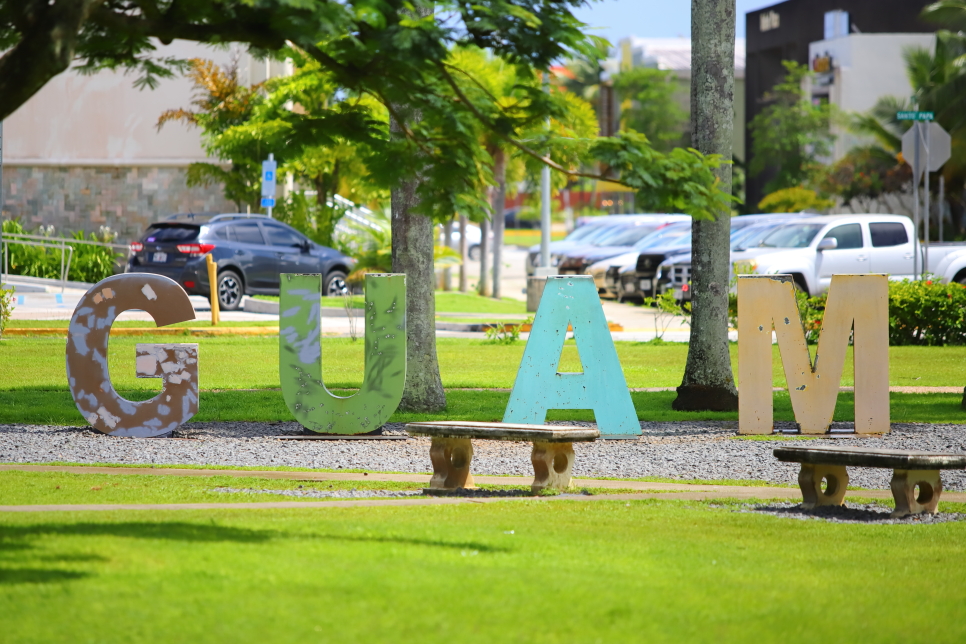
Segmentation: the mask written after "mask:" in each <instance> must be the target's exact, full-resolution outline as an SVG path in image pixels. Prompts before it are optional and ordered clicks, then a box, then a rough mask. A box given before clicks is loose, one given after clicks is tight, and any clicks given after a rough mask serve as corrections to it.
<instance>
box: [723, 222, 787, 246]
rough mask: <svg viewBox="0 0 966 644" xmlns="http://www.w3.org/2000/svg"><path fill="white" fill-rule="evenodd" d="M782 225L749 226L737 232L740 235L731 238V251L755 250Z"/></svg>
mask: <svg viewBox="0 0 966 644" xmlns="http://www.w3.org/2000/svg"><path fill="white" fill-rule="evenodd" d="M780 226H782V224H765V225H763V226H749V227H748V228H742V229H741V230H739V231H737V232H738V234H737V235H734V236H733V237H732V238H731V250H745V249H746V248H753V247H755V246H757V245H758V244H760V243H761V240H763V239H764V238H765V237H767V236H768V235H770V234H772V233H773V232H774V231H775V229H776V228H779V227H780Z"/></svg>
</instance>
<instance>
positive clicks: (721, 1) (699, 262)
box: [672, 0, 738, 411]
mask: <svg viewBox="0 0 966 644" xmlns="http://www.w3.org/2000/svg"><path fill="white" fill-rule="evenodd" d="M734 71H735V0H691V141H692V145H694V147H695V148H696V149H698V150H699V151H701V152H703V153H705V154H720V155H721V156H723V157H724V158H725V159H727V160H731V156H732V149H731V148H732V141H733V138H732V137H733V129H734V92H735V75H734ZM718 177H719V179H720V180H721V185H720V189H721V190H723V191H724V192H726V193H730V192H731V166H730V165H725V166H722V167H721V168H720V169H719V170H718ZM714 214H715V218H714V219H713V220H703V221H701V220H695V221H694V223H693V224H692V225H691V226H692V233H693V236H692V242H691V252H692V272H691V306H692V315H691V342H690V344H689V346H688V361H687V366H686V367H685V369H684V379H683V381H682V382H681V386H680V387H678V395H677V398H676V399H675V400H674V403H673V405H672V407H673V408H674V409H677V410H685V411H697V410H713V411H733V410H736V409H738V390H737V389H736V388H735V380H734V374H733V373H732V370H731V357H730V355H729V352H728V287H729V284H728V278H729V271H728V263H729V261H730V258H731V250H730V244H729V233H730V229H731V221H730V219H731V217H730V213H728V212H718V213H714Z"/></svg>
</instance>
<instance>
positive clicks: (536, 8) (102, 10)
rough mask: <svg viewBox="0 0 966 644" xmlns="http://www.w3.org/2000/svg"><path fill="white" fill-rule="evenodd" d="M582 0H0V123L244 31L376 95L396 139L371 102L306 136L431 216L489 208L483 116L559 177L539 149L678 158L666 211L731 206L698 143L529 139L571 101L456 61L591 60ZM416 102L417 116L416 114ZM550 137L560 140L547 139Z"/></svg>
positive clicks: (634, 168) (624, 166) (151, 80)
mask: <svg viewBox="0 0 966 644" xmlns="http://www.w3.org/2000/svg"><path fill="white" fill-rule="evenodd" d="M582 4H584V0H473V1H469V0H436V1H435V2H433V1H432V0H342V1H338V2H336V1H334V0H0V50H4V49H5V50H7V51H6V53H5V54H4V55H3V56H2V57H0V118H4V117H5V116H7V115H9V114H10V113H12V112H13V111H14V110H15V109H16V108H17V107H19V106H20V105H22V104H23V103H24V102H25V101H26V100H27V99H28V98H29V97H30V96H32V95H33V94H34V93H36V91H38V90H39V89H40V87H42V86H43V84H44V83H45V82H47V81H48V80H49V79H50V78H52V77H53V76H55V75H56V74H58V73H60V72H62V71H64V70H65V69H66V68H67V67H68V66H69V65H71V64H75V65H78V66H79V69H80V71H82V72H94V71H96V70H99V69H106V68H109V69H116V68H123V69H129V70H136V71H138V72H139V78H138V81H137V82H138V83H140V84H141V85H143V86H152V85H153V84H155V83H157V81H158V79H159V78H161V77H165V76H169V75H171V74H173V73H176V72H178V71H180V70H183V69H186V67H187V65H188V61H184V60H175V59H172V58H170V57H165V56H164V55H163V54H162V53H161V52H160V50H159V48H158V44H159V43H170V42H171V41H172V40H174V39H184V40H190V41H196V42H201V43H212V44H223V43H228V42H241V43H246V44H247V45H248V46H249V47H250V48H252V50H253V51H254V52H255V53H256V54H259V53H261V54H266V55H268V54H272V55H280V52H282V51H284V50H285V48H286V47H289V46H292V47H294V48H296V49H298V50H299V51H301V52H304V54H305V56H306V57H307V58H310V59H312V60H313V61H314V63H315V64H317V65H318V68H319V71H320V72H323V73H324V74H325V75H326V76H327V79H328V80H327V82H330V83H331V84H332V85H333V86H335V87H339V88H344V90H345V91H347V92H349V93H352V94H355V95H358V96H368V97H371V98H372V99H374V101H376V102H378V103H379V104H380V105H381V106H382V107H381V109H385V110H387V111H388V112H389V113H390V116H391V117H392V119H393V120H394V122H396V123H399V124H402V125H401V132H400V133H401V136H398V137H390V136H389V133H388V128H387V125H386V123H385V121H384V120H380V119H377V118H374V117H373V114H372V113H371V112H369V111H367V110H360V109H354V110H349V111H347V110H344V109H342V107H341V106H339V105H332V106H331V107H329V108H328V109H326V108H325V107H324V106H323V107H322V108H320V109H318V110H315V111H314V112H313V113H312V114H311V115H310V116H307V115H303V116H306V118H302V119H299V125H300V127H301V128H303V129H301V130H300V131H301V132H309V131H311V132H312V133H313V136H315V137H324V136H326V135H331V134H332V133H339V134H340V135H341V136H343V137H344V138H345V140H346V141H348V142H350V143H352V144H353V145H358V146H360V148H361V149H366V150H369V151H371V156H370V157H369V158H368V160H367V163H368V169H369V172H370V173H372V175H373V176H374V177H375V178H376V179H378V181H379V183H380V184H381V185H382V186H386V187H388V186H394V185H398V184H399V182H400V181H401V180H402V179H404V178H407V177H410V178H411V177H416V176H418V177H420V182H419V187H418V191H419V198H420V199H419V204H420V205H419V206H418V208H419V209H420V211H421V212H424V213H425V214H427V215H430V216H432V217H433V218H435V219H437V220H440V221H441V220H444V219H447V218H449V217H451V216H452V214H453V213H454V212H465V213H468V214H475V215H476V216H477V217H482V216H485V213H486V212H487V210H488V207H487V203H486V200H485V199H484V194H485V190H484V189H483V188H484V187H485V186H486V185H490V184H492V183H493V178H492V176H491V170H490V166H491V164H490V163H488V161H489V158H488V157H489V155H488V153H487V150H486V148H485V146H484V145H482V143H481V141H480V137H479V136H478V132H479V129H480V128H481V127H482V128H483V129H485V130H487V131H489V132H491V133H492V134H493V135H494V136H495V137H497V138H499V139H501V140H502V141H503V142H504V143H505V144H506V145H508V146H512V147H514V148H515V149H516V150H518V151H519V152H521V153H522V154H525V155H527V156H530V157H531V158H533V159H535V160H539V161H540V162H544V163H548V164H550V165H551V166H552V167H554V168H556V169H557V170H560V171H562V172H564V173H570V174H573V173H576V172H578V170H579V169H578V168H577V167H574V166H567V165H561V164H560V163H558V162H556V161H555V160H554V158H552V155H547V154H546V152H545V150H548V149H552V148H553V147H554V146H556V147H557V148H558V150H559V148H561V147H566V146H570V147H581V146H582V147H583V148H585V149H586V150H587V152H588V154H589V155H591V157H592V158H594V159H595V160H596V161H597V162H598V163H599V164H601V165H602V168H601V172H600V173H596V172H595V173H593V174H594V176H600V175H601V174H604V175H606V176H608V177H612V178H614V179H617V180H619V181H622V182H625V183H628V185H633V186H635V187H636V186H645V185H655V186H656V185H658V184H664V183H666V182H670V183H671V184H674V185H680V180H679V179H680V178H679V177H678V176H677V174H676V173H677V172H679V171H680V169H681V168H682V163H683V164H684V166H687V167H689V168H690V169H692V170H694V171H695V174H692V175H691V176H688V177H686V178H685V179H684V181H685V183H687V185H688V190H687V193H688V194H687V195H684V194H682V193H674V194H673V195H671V193H667V194H668V195H669V196H670V197H673V198H672V199H670V201H669V202H668V203H667V204H665V207H666V208H667V209H673V210H681V209H680V208H678V207H677V206H678V205H680V204H682V203H684V204H685V205H686V208H685V209H684V211H685V212H689V213H691V214H693V215H695V216H696V217H702V216H708V213H710V212H715V211H720V210H721V209H722V207H727V202H728V200H729V196H728V195H725V194H723V193H721V191H719V190H717V187H716V184H715V180H714V177H713V174H712V170H713V168H714V167H716V166H717V165H718V164H720V162H721V161H720V159H716V158H714V157H705V156H703V155H700V154H699V153H697V152H694V151H691V152H679V153H677V154H676V158H675V159H671V158H670V157H665V156H664V155H661V154H659V153H655V152H653V151H652V149H651V147H650V145H649V144H648V142H647V140H646V139H644V138H642V137H639V136H621V137H617V138H614V139H607V140H603V139H602V140H597V139H596V138H593V139H584V140H578V139H576V138H571V139H566V138H564V137H559V136H555V133H553V132H549V131H548V132H546V133H545V134H544V135H539V136H535V137H531V138H529V140H525V138H524V134H525V133H531V132H533V128H534V127H535V126H536V125H537V124H539V123H541V122H543V121H544V120H545V119H546V118H547V117H557V116H560V117H564V116H565V113H566V106H562V105H561V104H560V103H559V102H558V101H555V100H554V98H553V97H551V96H548V95H547V94H546V93H544V92H543V91H542V90H541V88H540V87H539V86H537V84H535V83H526V82H522V83H520V84H519V85H517V86H516V87H515V88H514V89H515V96H516V99H515V100H514V101H513V102H512V103H509V104H507V103H505V102H504V103H501V102H500V101H498V100H494V98H493V97H492V96H491V95H489V93H488V92H487V91H486V88H485V85H483V84H482V83H480V82H478V80H477V79H476V78H475V77H474V76H473V75H471V74H469V73H467V72H466V70H464V69H460V68H459V66H457V65H454V64H453V61H452V58H451V57H452V52H453V51H454V49H456V48H461V47H466V48H469V47H476V48H480V49H485V50H488V51H489V52H491V54H492V55H493V56H495V57H497V58H499V59H501V60H503V61H505V62H506V64H509V65H513V66H516V67H518V68H519V70H520V73H519V76H520V78H522V79H525V78H527V77H532V75H533V72H534V70H545V69H548V68H549V67H550V65H551V63H552V62H553V61H555V60H560V59H565V58H568V57H575V56H587V55H594V52H596V51H598V45H599V43H598V42H597V41H596V40H595V39H593V38H590V37H588V36H586V35H585V34H584V33H583V32H582V31H581V29H582V27H583V25H582V23H580V22H579V21H578V20H577V19H575V18H574V17H573V15H572V14H571V9H573V8H574V7H577V6H580V5H582ZM433 9H435V12H434V11H433ZM411 113H418V114H419V115H420V118H419V119H411V118H409V114H411ZM551 140H556V142H555V143H554V144H553V145H551V143H550V142H551ZM642 146H643V147H642ZM682 155H684V156H682ZM688 155H690V157H689V158H685V157H688ZM632 159H633V160H634V162H631V160H632ZM638 161H640V162H649V163H650V165H647V166H641V165H638V164H637V162H638ZM686 196H687V197H696V198H697V199H696V200H694V199H691V198H688V199H685V198H684V197H686ZM671 201H673V202H674V203H671ZM685 202H686V203H685Z"/></svg>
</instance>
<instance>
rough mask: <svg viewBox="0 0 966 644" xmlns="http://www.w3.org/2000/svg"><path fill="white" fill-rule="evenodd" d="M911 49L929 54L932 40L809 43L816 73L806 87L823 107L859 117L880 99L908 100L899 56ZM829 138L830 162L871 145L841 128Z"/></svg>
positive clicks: (861, 37) (903, 37)
mask: <svg viewBox="0 0 966 644" xmlns="http://www.w3.org/2000/svg"><path fill="white" fill-rule="evenodd" d="M830 35H831V34H830ZM913 48H922V49H927V50H929V51H930V52H934V51H935V49H936V35H935V34H863V33H850V34H847V35H841V36H838V37H835V38H827V39H826V40H819V41H817V42H813V43H810V44H809V46H808V59H809V65H810V67H811V69H812V71H813V72H815V76H814V78H813V79H812V81H811V83H810V85H809V87H808V91H810V92H811V96H812V100H813V101H815V102H824V101H827V102H828V103H831V104H832V105H834V106H835V107H836V108H837V109H838V111H839V112H843V113H864V112H868V111H869V110H870V109H872V107H873V106H874V105H875V104H876V101H878V100H879V99H880V98H881V97H883V96H895V97H897V98H908V97H909V96H910V94H911V93H912V86H911V85H910V82H909V77H908V76H907V74H906V63H905V60H904V59H903V53H904V52H906V51H907V50H909V49H913ZM833 132H834V133H835V134H836V139H835V143H834V148H833V151H832V159H831V160H832V161H837V160H839V159H841V158H842V157H843V156H845V154H846V153H847V152H848V151H849V150H851V149H852V148H854V147H856V146H858V145H866V144H868V143H870V141H869V140H867V139H865V138H861V137H858V136H856V135H855V134H853V133H851V132H849V131H848V130H847V129H846V128H844V127H842V126H841V125H835V126H833Z"/></svg>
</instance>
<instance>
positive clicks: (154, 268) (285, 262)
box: [127, 214, 356, 311]
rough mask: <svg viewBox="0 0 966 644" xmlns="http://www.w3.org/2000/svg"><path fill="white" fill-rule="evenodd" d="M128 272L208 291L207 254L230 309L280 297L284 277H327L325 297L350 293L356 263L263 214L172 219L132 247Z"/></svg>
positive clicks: (197, 292)
mask: <svg viewBox="0 0 966 644" xmlns="http://www.w3.org/2000/svg"><path fill="white" fill-rule="evenodd" d="M131 253H132V255H131V259H130V260H129V261H128V266H127V272H129V273H157V274H158V275H164V276H165V277H170V278H171V279H173V280H174V281H176V282H177V283H178V284H180V285H181V286H183V287H184V290H185V291H187V292H188V294H193V295H204V296H205V297H208V294H209V292H210V289H209V285H208V268H207V266H206V264H205V255H207V254H208V253H211V257H212V259H213V260H214V261H215V263H216V264H217V265H218V302H219V304H220V305H221V308H223V309H225V310H228V311H231V310H234V309H237V308H238V307H239V305H240V304H241V300H242V296H243V295H245V294H248V295H278V292H279V275H280V274H281V273H319V274H321V275H323V279H322V295H341V294H342V293H344V292H346V283H345V279H346V275H348V273H349V271H351V270H352V267H353V266H354V265H355V263H356V260H354V259H352V258H351V257H347V256H345V255H343V254H342V253H340V252H339V251H337V250H333V249H332V248H328V247H326V246H320V245H319V244H316V243H315V242H313V241H311V240H309V239H308V238H307V237H305V235H303V234H302V233H300V232H298V231H297V230H295V229H294V228H292V227H291V226H287V225H285V224H283V223H281V222H279V221H275V220H274V219H270V218H269V217H266V216H264V215H245V214H240V215H213V216H212V215H193V214H187V215H173V216H171V217H168V218H167V219H165V220H164V221H160V222H158V223H155V224H151V226H150V227H148V229H147V231H146V232H145V233H144V236H143V237H142V238H141V241H138V242H134V243H133V244H131Z"/></svg>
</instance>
